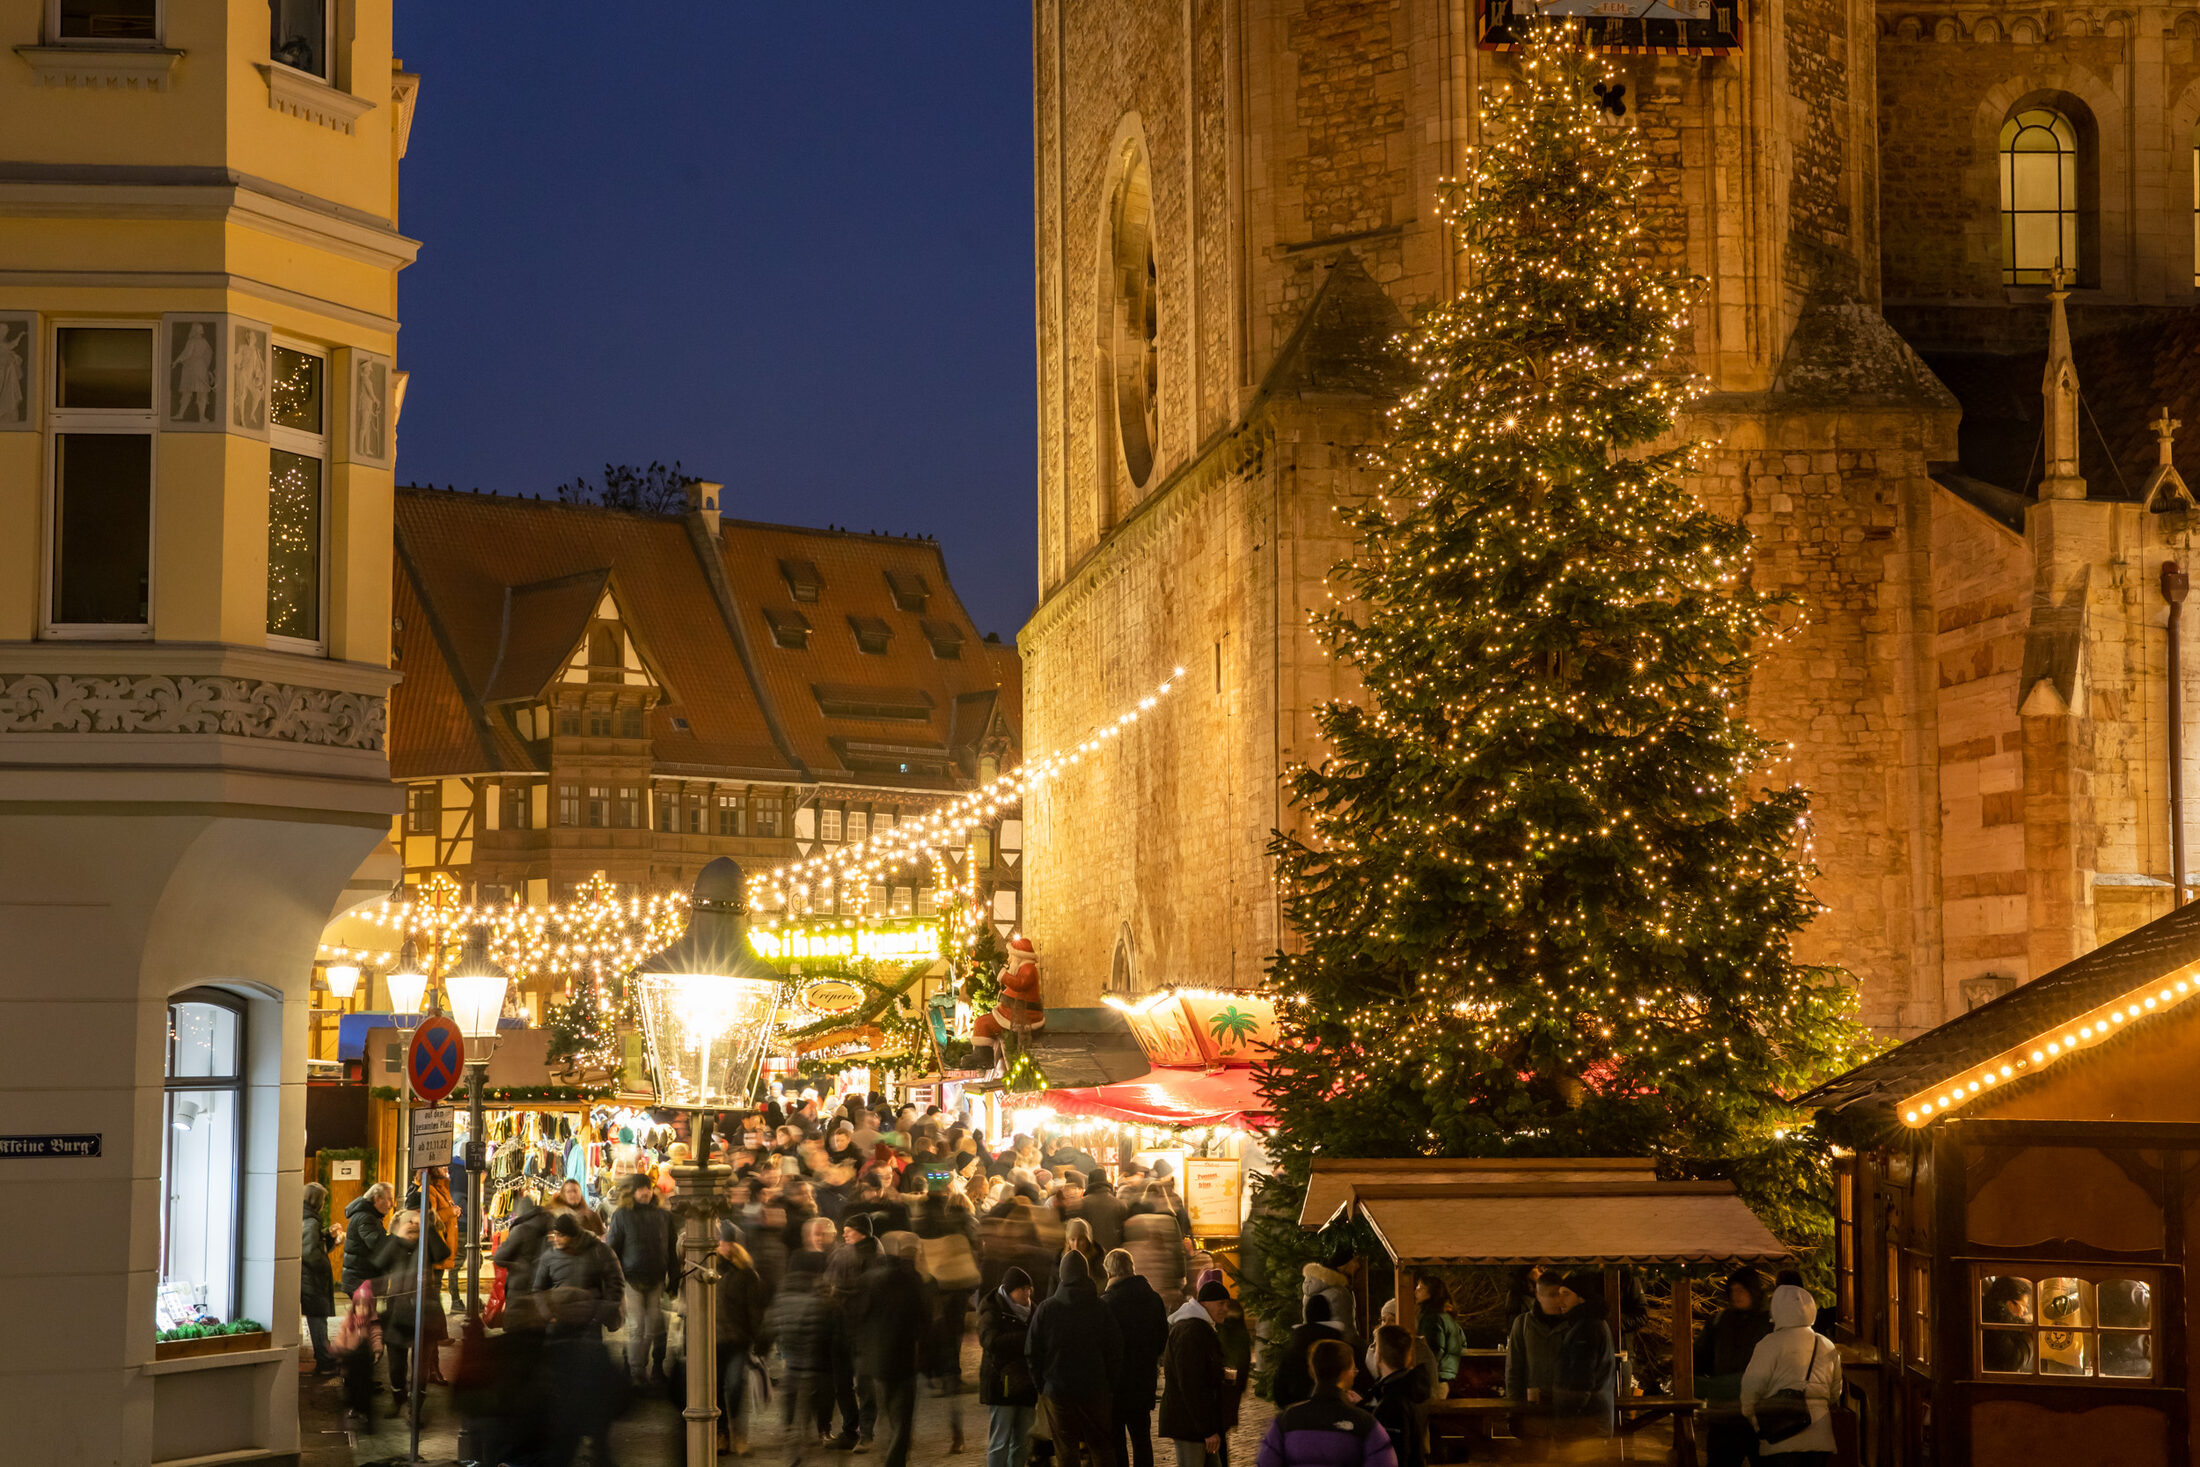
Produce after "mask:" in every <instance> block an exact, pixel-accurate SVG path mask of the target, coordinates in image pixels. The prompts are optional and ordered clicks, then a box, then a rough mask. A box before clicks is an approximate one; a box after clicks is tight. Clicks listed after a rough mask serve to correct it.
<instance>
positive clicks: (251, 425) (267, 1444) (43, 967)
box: [0, 0, 417, 1464]
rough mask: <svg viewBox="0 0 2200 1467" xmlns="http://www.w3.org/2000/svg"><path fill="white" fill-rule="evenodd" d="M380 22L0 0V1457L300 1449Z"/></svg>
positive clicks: (374, 612)
mask: <svg viewBox="0 0 2200 1467" xmlns="http://www.w3.org/2000/svg"><path fill="white" fill-rule="evenodd" d="M391 19H392V17H391V6H390V4H389V3H388V0H272V3H270V0H0V1216H4V1217H9V1218H12V1219H14V1220H15V1222H14V1225H13V1226H10V1227H7V1228H5V1229H0V1238H5V1239H6V1240H7V1241H6V1245H5V1246H4V1247H0V1317H4V1318H6V1319H7V1320H8V1321H9V1327H8V1329H7V1331H6V1332H5V1339H4V1340H0V1421H5V1422H6V1423H7V1427H6V1432H5V1441H6V1444H5V1446H4V1447H0V1459H5V1460H8V1461H21V1462H25V1463H30V1462H37V1463H41V1464H71V1463H101V1464H109V1463H123V1464H135V1463H149V1462H164V1461H184V1460H190V1461H201V1462H213V1461H220V1462H230V1461H236V1462H249V1461H258V1460H263V1459H272V1460H285V1459H287V1460H295V1459H296V1457H295V1454H296V1453H297V1451H298V1446H299V1443H298V1426H297V1390H298V1385H297V1369H296V1360H297V1354H296V1348H297V1344H298V1339H297V1336H298V1329H299V1308H298V1281H299V1261H298V1254H299V1245H300V1235H301V1229H300V1217H301V1200H300V1198H301V1186H302V1179H301V1177H300V1175H299V1157H300V1155H301V1152H302V1146H303V1118H304V1107H305V1098H304V1073H305V1064H304V1044H305V1015H306V1011H307V1008H308V995H307V991H306V986H307V982H308V975H309V974H310V972H311V968H312V962H313V955H314V945H315V942H316V940H317V938H318V935H319V933H320V930H321V927H322V924H323V923H324V922H325V921H326V919H327V917H328V915H329V912H330V910H331V907H332V906H333V905H334V904H335V901H336V898H337V896H338V893H339V892H340V891H341V890H342V888H343V886H344V884H345V881H346V879H347V878H348V877H349V876H350V875H351V873H352V872H353V870H354V868H355V867H357V866H358V864H359V862H360V860H361V858H362V857H364V856H365V855H366V854H367V853H368V852H369V851H370V850H371V849H372V848H373V847H374V846H375V845H376V843H377V842H378V841H379V840H380V839H381V838H382V836H383V835H384V834H385V833H386V832H387V830H388V828H389V818H390V815H391V814H392V813H393V811H394V810H395V808H396V798H397V796H396V792H395V790H394V789H393V787H392V785H391V784H390V777H389V764H388V758H387V755H386V753H385V750H384V739H383V730H384V723H385V717H384V709H385V706H386V699H387V694H388V692H389V689H390V686H391V684H392V683H393V682H394V675H393V674H392V673H391V672H390V670H389V661H390V659H389V629H390V585H391V573H390V572H391V566H390V557H391V543H392V536H391V498H392V483H393V468H394V459H395V452H396V430H397V421H398V414H399V410H400V408H401V406H402V404H403V397H404V377H403V374H402V372H401V370H400V367H399V362H400V358H399V355H398V351H397V326H398V323H397V275H398V271H400V270H401V269H403V268H404V267H405V265H406V264H408V263H409V262H410V261H411V260H412V258H413V255H414V253H415V250H416V245H415V244H414V242H413V241H412V240H410V239H408V238H406V237H405V236H404V234H403V233H402V232H401V231H400V229H399V225H398V208H397V203H398V164H399V160H400V159H401V158H402V156H403V155H404V151H405V141H406V134H407V132H408V129H409V126H410V123H411V120H412V112H413V105H414V99H415V95H416V87H417V79H416V78H414V77H412V76H410V75H408V74H407V73H406V72H405V71H404V69H403V66H402V64H401V63H399V62H398V61H397V60H396V59H395V58H393V56H392V55H391ZM208 1320H211V1321H216V1322H222V1323H233V1322H235V1321H240V1320H251V1321H257V1322H258V1323H260V1324H262V1325H265V1326H267V1327H268V1330H269V1333H268V1334H267V1335H266V1336H265V1337H258V1336H254V1335H251V1334H240V1335H238V1336H236V1337H234V1338H233V1339H231V1340H227V1341H225V1344H226V1345H228V1346H231V1347H230V1348H225V1349H222V1350H219V1351H217V1352H215V1353H211V1354H198V1355H186V1354H185V1353H183V1352H182V1351H181V1350H180V1349H178V1348H177V1347H176V1346H175V1345H173V1344H168V1345H164V1344H162V1343H161V1342H159V1340H158V1338H157V1336H158V1334H159V1333H160V1331H161V1330H162V1329H163V1328H172V1327H174V1326H176V1325H178V1324H183V1323H199V1322H204V1321H208Z"/></svg>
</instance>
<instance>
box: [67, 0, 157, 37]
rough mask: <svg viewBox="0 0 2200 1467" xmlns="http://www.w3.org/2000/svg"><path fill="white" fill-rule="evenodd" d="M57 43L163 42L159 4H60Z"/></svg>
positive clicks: (123, 0)
mask: <svg viewBox="0 0 2200 1467" xmlns="http://www.w3.org/2000/svg"><path fill="white" fill-rule="evenodd" d="M54 22H55V24H54V39H56V40H59V41H88V42H92V43H94V44H101V45H117V44H125V43H130V42H140V43H145V44H151V43H155V42H158V41H159V40H160V0H60V4H59V6H58V8H57V13H56V14H55V16H54Z"/></svg>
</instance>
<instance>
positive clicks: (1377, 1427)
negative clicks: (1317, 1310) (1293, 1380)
mask: <svg viewBox="0 0 2200 1467" xmlns="http://www.w3.org/2000/svg"><path fill="white" fill-rule="evenodd" d="M1308 1364H1309V1366H1311V1368H1312V1370H1313V1373H1314V1382H1315V1389H1314V1394H1313V1396H1312V1397H1311V1398H1309V1399H1307V1400H1304V1401H1301V1402H1299V1403H1298V1404H1297V1405H1295V1406H1290V1407H1287V1408H1285V1409H1284V1410H1282V1411H1279V1412H1277V1413H1276V1419H1275V1420H1274V1421H1271V1422H1270V1423H1269V1424H1268V1435H1267V1436H1265V1437H1263V1438H1262V1439H1261V1443H1260V1457H1259V1459H1258V1467H1398V1454H1397V1452H1396V1450H1395V1449H1394V1448H1393V1447H1392V1446H1391V1444H1390V1433H1389V1432H1387V1431H1385V1430H1383V1427H1382V1423H1381V1422H1379V1421H1377V1420H1376V1419H1375V1418H1374V1416H1373V1415H1372V1414H1370V1413H1369V1412H1366V1411H1363V1410H1361V1409H1360V1408H1359V1407H1358V1406H1355V1405H1353V1404H1352V1403H1351V1402H1350V1401H1349V1400H1347V1399H1346V1398H1345V1392H1347V1391H1349V1390H1350V1389H1351V1388H1352V1381H1353V1378H1354V1377H1355V1376H1357V1375H1358V1374H1359V1369H1360V1367H1359V1362H1357V1361H1355V1360H1354V1359H1353V1358H1352V1347H1351V1346H1350V1345H1347V1344H1346V1343H1345V1342H1344V1341H1342V1340H1323V1341H1321V1342H1320V1343H1318V1344H1316V1345H1315V1346H1314V1348H1313V1349H1312V1351H1310V1352H1309V1355H1308Z"/></svg>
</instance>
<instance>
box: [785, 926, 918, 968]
mask: <svg viewBox="0 0 2200 1467" xmlns="http://www.w3.org/2000/svg"><path fill="white" fill-rule="evenodd" d="M749 945H750V946H751V947H753V948H755V949H756V955H757V956H758V957H761V958H769V959H772V960H775V961H778V962H786V961H789V960H790V959H794V958H903V959H908V958H929V957H933V956H935V955H937V954H938V952H939V950H940V930H939V928H938V926H936V925H935V924H933V923H929V922H926V923H921V924H919V925H917V926H914V927H866V928H862V929H860V930H855V931H849V930H842V931H821V930H819V929H816V928H796V929H789V930H787V931H781V932H758V931H753V930H752V931H751V932H750V933H749Z"/></svg>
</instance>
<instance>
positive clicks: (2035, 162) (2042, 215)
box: [2001, 107, 2081, 285]
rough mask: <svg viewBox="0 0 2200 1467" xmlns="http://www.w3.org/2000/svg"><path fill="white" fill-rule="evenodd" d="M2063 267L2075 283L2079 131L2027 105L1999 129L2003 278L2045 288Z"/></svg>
mask: <svg viewBox="0 0 2200 1467" xmlns="http://www.w3.org/2000/svg"><path fill="white" fill-rule="evenodd" d="M2058 264H2059V265H2061V266H2062V267H2063V270H2064V272H2065V275H2066V277H2067V278H2069V279H2073V280H2074V279H2076V278H2077V276H2078V274H2079V270H2080V266H2081V262H2080V260H2079V258H2078V129H2077V127H2076V126H2075V125H2074V124H2073V123H2072V122H2071V120H2070V119H2069V118H2068V117H2066V116H2064V115H2063V114H2062V113H2061V112H2058V111H2056V110H2055V109H2054V108H2052V107H2027V108H2025V109H2024V110H2023V111H2021V112H2018V113H2017V114H2016V115H2015V116H2013V117H2011V118H2010V119H2009V120H2008V121H2007V122H2005V123H2003V124H2002V128H2001V278H2002V282H2003V283H2004V284H2007V285H2045V284H2047V283H2048V275H2049V272H2050V271H2052V270H2053V269H2054V268H2055V266H2057V265H2058Z"/></svg>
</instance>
